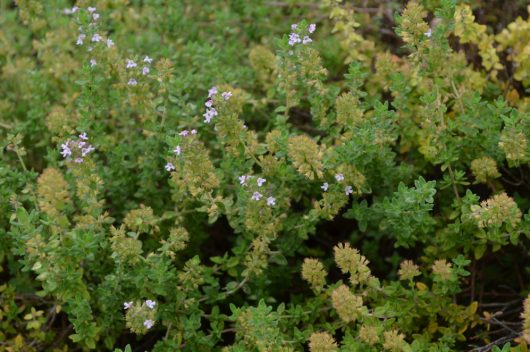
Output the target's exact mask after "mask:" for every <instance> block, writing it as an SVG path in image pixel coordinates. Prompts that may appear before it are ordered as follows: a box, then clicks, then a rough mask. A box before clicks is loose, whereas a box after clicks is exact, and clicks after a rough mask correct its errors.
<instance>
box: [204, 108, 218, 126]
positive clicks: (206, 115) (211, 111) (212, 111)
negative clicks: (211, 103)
mask: <svg viewBox="0 0 530 352" xmlns="http://www.w3.org/2000/svg"><path fill="white" fill-rule="evenodd" d="M202 116H204V122H206V123H210V121H212V119H213V118H214V117H215V116H217V110H215V109H214V108H211V109H208V110H206V113H204V114H203V115H202Z"/></svg>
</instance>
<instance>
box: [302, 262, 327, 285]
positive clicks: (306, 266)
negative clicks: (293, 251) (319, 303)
mask: <svg viewBox="0 0 530 352" xmlns="http://www.w3.org/2000/svg"><path fill="white" fill-rule="evenodd" d="M326 275H327V272H326V270H325V269H324V265H323V264H322V263H321V262H320V261H319V260H318V259H313V258H305V259H304V263H303V264H302V278H303V279H304V280H305V281H307V282H308V283H309V284H310V285H311V287H312V288H313V289H314V290H315V291H317V292H319V291H320V290H321V289H322V287H324V285H325V283H326Z"/></svg>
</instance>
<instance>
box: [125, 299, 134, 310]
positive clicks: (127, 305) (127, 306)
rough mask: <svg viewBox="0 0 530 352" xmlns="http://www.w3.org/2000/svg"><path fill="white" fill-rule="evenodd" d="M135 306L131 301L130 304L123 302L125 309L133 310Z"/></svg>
mask: <svg viewBox="0 0 530 352" xmlns="http://www.w3.org/2000/svg"><path fill="white" fill-rule="evenodd" d="M132 305H133V302H132V301H130V302H123V309H125V310H127V309H129V308H131V307H132Z"/></svg>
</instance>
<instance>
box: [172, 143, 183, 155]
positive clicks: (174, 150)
mask: <svg viewBox="0 0 530 352" xmlns="http://www.w3.org/2000/svg"><path fill="white" fill-rule="evenodd" d="M181 152H182V149H180V145H177V146H176V147H175V149H173V153H175V154H177V155H180V153H181Z"/></svg>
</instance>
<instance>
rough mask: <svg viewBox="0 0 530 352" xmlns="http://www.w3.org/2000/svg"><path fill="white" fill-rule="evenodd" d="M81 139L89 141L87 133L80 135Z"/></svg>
mask: <svg viewBox="0 0 530 352" xmlns="http://www.w3.org/2000/svg"><path fill="white" fill-rule="evenodd" d="M79 138H80V139H82V140H84V141H88V135H87V134H86V132H83V133H81V134H80V135H79Z"/></svg>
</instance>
